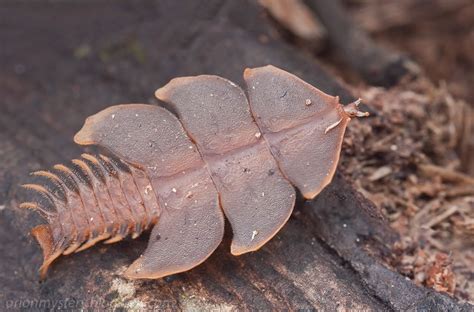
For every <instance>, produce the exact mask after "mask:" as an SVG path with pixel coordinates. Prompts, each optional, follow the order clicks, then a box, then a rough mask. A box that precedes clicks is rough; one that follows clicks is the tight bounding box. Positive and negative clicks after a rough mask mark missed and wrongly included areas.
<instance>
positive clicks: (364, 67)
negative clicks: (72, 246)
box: [0, 0, 474, 302]
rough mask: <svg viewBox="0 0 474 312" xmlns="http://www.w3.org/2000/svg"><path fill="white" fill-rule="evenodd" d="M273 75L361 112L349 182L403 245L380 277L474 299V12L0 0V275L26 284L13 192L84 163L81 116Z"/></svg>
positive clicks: (383, 4) (319, 1)
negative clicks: (220, 82)
mask: <svg viewBox="0 0 474 312" xmlns="http://www.w3.org/2000/svg"><path fill="white" fill-rule="evenodd" d="M269 63H270V64H274V65H276V66H279V67H282V68H284V69H286V70H288V71H290V72H293V73H294V74H296V75H298V76H300V77H302V78H303V79H305V80H306V81H308V82H310V83H311V84H313V85H315V86H316V87H318V88H320V89H322V90H323V91H325V92H327V93H329V94H332V95H339V96H340V97H341V101H342V102H343V103H348V102H349V101H351V100H353V99H355V98H357V97H360V98H362V99H363V102H364V104H365V107H364V109H366V110H368V111H370V112H371V114H372V117H370V118H367V119H364V120H357V121H354V122H353V123H351V126H350V127H349V129H348V133H347V135H346V138H345V142H344V146H343V152H342V157H341V165H340V172H341V174H342V175H343V176H344V177H345V178H347V179H348V180H349V181H352V185H353V186H354V188H355V189H356V190H358V191H359V192H360V193H362V194H363V195H364V196H365V197H366V198H368V199H369V200H371V201H372V202H373V203H374V204H375V205H376V206H377V208H378V209H380V211H381V213H382V214H383V216H384V218H386V220H387V221H388V223H389V224H390V225H391V227H392V228H393V229H395V230H396V232H397V233H398V234H399V235H400V240H399V241H398V242H397V243H396V244H395V245H394V246H393V249H392V252H391V253H389V254H386V255H383V256H382V260H383V261H384V264H385V265H386V266H387V267H390V268H392V269H393V270H395V271H397V272H399V273H400V274H402V275H403V276H405V277H406V278H407V279H409V280H412V281H414V282H415V283H416V284H417V285H420V286H426V287H429V288H431V289H435V290H437V291H440V292H444V293H447V294H450V295H453V296H454V297H455V298H457V299H461V300H467V301H471V302H472V301H473V300H474V272H473V269H472V268H473V267H474V88H473V84H474V2H473V1H472V0H430V1H427V0H398V1H390V0H341V1H332V0H305V1H303V0H246V1H217V0H215V1H214V0H213V1H191V0H189V1H187V0H183V1H137V0H132V1H122V0H115V1H106V0H98V1H92V0H84V1H72V0H71V1H69V0H56V1H46V0H44V1H41V0H35V1H8V0H2V1H0V207H1V210H2V216H3V217H2V220H1V221H0V222H2V224H0V234H2V233H3V234H4V235H3V236H4V239H3V241H2V242H3V243H2V246H1V247H0V250H1V253H3V254H5V256H3V258H2V259H1V261H2V263H4V264H5V265H6V267H17V266H20V267H21V268H22V269H19V271H20V272H22V271H21V270H24V272H23V273H19V274H20V276H21V275H22V274H23V275H24V276H29V278H31V277H30V275H31V274H33V273H32V272H33V271H34V268H30V267H33V266H34V265H32V264H31V263H29V261H30V260H31V258H33V259H34V261H35V263H39V262H40V259H39V256H38V254H37V253H38V250H37V249H33V248H32V247H28V248H29V249H27V256H25V255H22V256H21V258H22V260H18V259H19V256H18V254H15V252H13V251H12V250H15V249H16V246H18V244H19V243H18V240H20V237H23V236H24V233H26V232H27V227H26V226H25V225H22V222H19V221H15V220H16V219H15V217H14V215H15V214H16V212H15V213H14V212H12V211H13V208H12V207H14V205H15V203H16V198H17V196H18V193H17V192H18V191H17V185H18V184H19V183H20V182H21V181H22V180H24V179H25V177H27V175H28V172H30V171H33V170H37V169H39V168H44V167H47V166H50V165H52V164H54V163H58V162H64V161H65V160H67V159H71V158H73V157H77V155H79V154H80V152H81V149H80V148H79V147H77V146H75V145H74V144H73V143H72V137H73V135H74V133H75V132H76V131H77V130H78V129H79V128H80V127H81V126H82V123H83V121H84V119H85V118H86V117H87V116H89V115H91V114H94V113H96V112H97V111H98V110H100V109H103V108H105V107H107V106H110V105H113V104H118V103H131V102H135V103H138V102H142V103H156V102H157V101H156V100H155V99H154V98H153V93H154V90H156V89H157V88H158V87H160V86H162V85H164V84H165V83H167V82H168V81H169V80H170V79H171V78H173V77H177V76H183V75H196V74H203V73H206V74H217V75H221V76H223V77H226V78H228V79H231V80H233V81H235V82H236V83H238V84H240V85H242V72H243V70H244V68H245V67H254V66H261V65H265V64H269ZM6 208H8V209H6ZM9 208H12V209H9ZM22 220H23V219H22ZM0 236H2V235H0ZM21 241H22V244H23V245H22V246H27V243H26V242H25V241H26V239H23V238H21ZM28 246H30V245H28ZM25 248H26V247H25ZM130 254H133V253H130ZM127 257H129V258H132V256H131V255H128V256H127ZM18 261H20V263H18ZM124 261H125V260H124ZM25 268H28V269H25ZM0 275H1V277H2V280H3V283H4V284H9V285H12V284H14V283H16V281H17V280H18V276H13V275H9V274H7V273H5V272H0ZM28 283H30V282H24V283H23V284H22V286H21V287H20V286H19V288H18V289H20V288H21V291H24V292H25V293H26V292H28V289H29V288H28V287H29V286H28V285H29V284H28ZM58 283H59V281H58ZM58 285H59V284H58ZM9 291H10V292H11V293H14V292H15V291H16V290H13V289H12V288H9ZM18 291H19V290H18ZM42 291H43V292H45V293H47V291H46V290H42Z"/></svg>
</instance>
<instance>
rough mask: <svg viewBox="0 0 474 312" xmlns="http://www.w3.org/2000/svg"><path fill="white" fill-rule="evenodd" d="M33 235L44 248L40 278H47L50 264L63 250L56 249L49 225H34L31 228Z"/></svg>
mask: <svg viewBox="0 0 474 312" xmlns="http://www.w3.org/2000/svg"><path fill="white" fill-rule="evenodd" d="M31 235H33V236H34V237H35V238H36V240H37V241H38V243H39V245H40V247H41V249H42V250H43V264H42V265H41V267H40V269H39V273H40V279H41V280H44V279H45V278H46V273H47V271H48V268H49V266H50V265H51V263H52V262H53V261H54V260H55V259H56V258H57V257H59V256H60V255H61V252H60V251H55V250H54V240H53V235H52V232H51V228H50V227H49V225H46V224H41V225H38V226H36V227H34V228H33V229H32V230H31Z"/></svg>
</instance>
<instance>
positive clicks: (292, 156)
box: [244, 65, 350, 199]
mask: <svg viewBox="0 0 474 312" xmlns="http://www.w3.org/2000/svg"><path fill="white" fill-rule="evenodd" d="M244 79H245V82H246V84H247V92H248V97H249V102H250V107H251V111H252V113H253V115H254V117H255V120H256V121H257V124H258V125H259V126H260V128H261V129H262V133H263V136H264V137H265V139H266V140H267V141H268V143H269V145H270V147H271V150H272V153H273V155H274V156H275V158H276V160H277V161H278V164H279V166H280V168H281V170H282V171H283V173H284V174H285V176H286V177H288V179H289V180H290V181H291V183H293V184H294V185H295V186H296V187H297V188H298V189H299V190H300V191H301V193H302V194H303V196H304V197H305V198H307V199H312V198H314V197H315V196H316V195H317V194H319V192H320V191H321V190H322V189H323V188H324V187H325V186H326V185H327V184H328V183H329V182H330V181H331V179H332V177H333V175H334V172H335V170H336V166H337V162H338V160H339V153H340V150H341V145H342V139H343V136H344V131H345V129H346V125H347V123H348V122H349V120H350V116H349V114H347V113H346V112H345V111H344V109H343V107H342V105H341V104H339V98H338V97H333V96H330V95H327V94H325V93H324V92H322V91H320V90H318V89H316V88H315V87H313V86H311V85H309V84H308V83H306V82H304V81H303V80H301V79H299V78H298V77H296V76H294V75H292V74H290V73H288V72H286V71H283V70H281V69H278V68H276V67H274V66H271V65H269V66H265V67H259V68H255V69H246V70H245V72H244Z"/></svg>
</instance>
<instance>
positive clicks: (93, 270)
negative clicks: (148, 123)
mask: <svg viewBox="0 0 474 312" xmlns="http://www.w3.org/2000/svg"><path fill="white" fill-rule="evenodd" d="M0 16H1V20H2V21H3V22H2V24H3V25H4V26H5V27H2V28H0V40H1V41H2V42H8V44H7V45H5V46H4V47H2V49H1V50H0V66H1V68H2V71H1V72H0V95H1V97H2V104H1V105H0V142H2V143H1V146H0V208H1V209H0V263H2V266H1V267H0V277H1V278H0V287H1V289H2V290H3V291H2V292H1V293H0V307H2V308H5V309H6V308H11V309H21V308H23V309H26V308H36V309H39V310H46V309H51V308H58V307H62V308H64V309H79V308H91V309H96V310H102V309H113V308H125V309H133V308H135V309H148V310H152V309H153V310H158V309H160V310H177V309H180V310H196V309H199V310H209V309H226V310H227V309H229V310H230V309H238V310H241V309H245V310H257V309H258V310H270V309H272V310H280V309H291V310H296V309H308V310H313V309H318V310H336V309H357V310H391V309H403V308H407V307H408V308H411V309H414V308H430V307H434V306H436V307H439V308H440V309H450V310H461V309H462V308H463V306H462V305H461V304H458V303H457V302H456V301H455V300H453V299H452V298H449V297H447V296H444V295H441V294H438V293H435V292H432V291H428V290H426V289H424V288H419V287H417V286H415V285H414V284H412V283H411V282H409V281H406V280H405V279H404V278H403V277H402V276H400V275H399V274H397V273H395V272H392V271H390V270H388V269H385V268H384V267H383V266H382V265H381V264H380V262H379V259H377V257H376V256H371V255H368V254H367V253H366V252H365V251H364V250H363V249H362V247H361V246H359V245H357V244H356V243H355V242H356V239H357V238H359V239H360V238H363V239H364V242H367V243H370V242H371V241H380V242H382V243H378V244H374V246H373V248H375V249H377V250H381V252H382V251H384V250H385V252H386V247H384V246H385V245H389V244H390V243H391V242H393V241H394V240H395V239H396V235H395V234H393V232H391V230H390V229H389V228H388V226H387V224H386V223H385V222H384V221H383V220H380V219H379V218H378V217H376V216H377V211H376V209H375V207H374V206H373V205H371V204H370V203H369V202H368V201H367V200H365V199H364V198H362V197H361V196H360V195H359V194H357V193H355V192H354V190H353V189H352V187H351V186H350V185H349V184H347V183H346V182H345V181H343V180H342V179H341V178H339V177H338V178H336V179H335V180H334V181H333V183H332V184H331V186H330V187H329V188H328V189H327V190H325V191H324V192H323V193H322V194H321V195H320V196H319V197H318V198H317V199H316V200H315V201H314V202H311V203H307V207H303V205H302V203H300V205H299V208H297V209H296V210H297V212H296V213H295V215H294V216H293V217H292V218H291V219H290V221H289V223H288V224H287V225H286V226H285V227H284V229H283V230H282V231H281V232H280V233H279V234H278V236H277V237H276V238H274V239H273V240H272V241H271V242H269V243H268V244H267V245H266V246H265V247H264V248H262V249H261V250H260V251H258V252H255V253H252V254H248V255H244V256H240V257H233V256H231V255H230V253H229V238H230V233H227V234H226V239H225V241H224V243H223V244H222V245H221V246H220V247H219V248H218V250H217V251H216V252H215V253H214V254H213V255H212V256H211V258H210V259H209V260H208V261H206V262H205V263H204V264H203V265H201V266H199V267H198V268H196V269H194V270H192V271H190V272H187V273H183V274H179V275H174V276H171V277H168V278H165V279H160V280H152V281H137V282H130V281H127V280H125V279H123V278H122V277H121V275H120V274H121V273H122V272H123V271H124V269H125V268H126V267H127V266H128V265H129V264H130V263H131V262H132V261H133V260H134V259H135V258H136V257H137V256H138V255H139V254H140V252H141V251H143V250H144V248H145V245H146V240H147V237H141V238H139V239H137V240H126V241H123V242H121V243H117V244H114V245H109V246H104V245H100V246H96V247H94V248H91V249H89V250H87V251H84V252H81V253H78V254H74V255H71V256H67V257H62V259H60V260H59V261H58V262H57V263H56V264H55V265H54V266H53V267H52V268H51V271H50V274H49V276H48V278H47V279H46V281H44V282H42V283H40V282H39V281H38V273H37V269H38V267H39V265H40V263H41V253H40V249H39V247H38V246H37V245H36V243H35V242H33V240H32V238H31V237H29V236H28V234H27V233H28V230H29V229H30V228H31V227H32V225H33V224H36V223H38V219H37V218H36V216H34V215H32V214H29V213H27V212H26V211H21V210H19V209H17V207H16V205H17V203H18V198H19V197H21V196H22V194H21V192H20V191H19V190H18V188H17V187H16V185H18V184H19V183H21V182H23V181H25V179H26V178H27V173H28V172H30V171H32V170H36V169H40V168H44V167H48V166H50V165H52V164H54V163H58V162H63V161H66V160H68V159H70V158H73V157H76V156H78V155H79V153H80V152H81V150H80V149H79V147H77V146H75V145H74V144H73V142H72V136H73V134H74V132H76V131H77V130H78V129H79V128H80V126H81V125H82V122H83V120H84V118H85V117H87V116H88V115H90V114H92V113H95V112H97V111H98V110H100V109H102V108H104V107H106V106H109V105H111V104H117V103H124V102H150V101H152V102H153V101H154V100H152V95H153V91H154V90H155V89H156V88H157V87H159V86H161V85H163V84H164V83H166V82H167V81H168V80H169V79H170V78H172V77H175V76H181V75H193V74H202V73H208V74H219V75H221V76H224V77H227V78H229V79H231V80H233V81H236V82H240V83H241V84H242V77H241V73H242V70H243V69H244V68H245V67H253V66H260V65H264V64H267V63H272V64H274V65H276V66H280V67H283V68H285V69H287V70H289V71H291V72H294V73H295V74H297V75H299V76H301V77H302V78H304V79H306V80H307V81H308V82H310V83H312V84H314V85H316V86H318V87H319V88H321V89H322V90H325V91H326V92H328V93H331V94H338V95H340V96H341V98H342V99H343V101H344V102H349V101H350V100H351V99H352V97H351V95H350V93H349V92H348V91H346V90H345V89H344V88H343V87H342V86H341V85H340V84H338V83H337V82H336V79H335V78H334V77H331V76H330V75H328V74H327V73H325V72H324V71H323V70H322V69H321V68H320V67H319V66H318V64H317V63H316V62H315V61H314V60H313V59H310V58H308V57H307V56H305V55H302V54H299V53H298V51H295V50H294V49H292V48H291V47H289V46H287V45H285V44H284V43H282V42H281V41H280V40H279V38H278V37H274V35H273V34H272V32H271V29H269V28H268V26H267V24H266V20H265V18H264V17H263V16H264V15H262V14H261V11H260V9H259V8H258V6H257V5H256V4H255V3H254V2H252V1H249V2H243V1H239V2H236V1H205V2H197V1H191V0H190V1H180V2H178V1H159V2H156V3H152V2H140V3H136V4H133V5H132V4H130V2H128V1H114V2H110V1H87V2H86V1H83V2H81V3H80V4H79V3H76V2H67V1H65V2H55V3H48V5H46V2H44V3H42V2H35V4H21V3H16V4H15V3H11V4H8V5H4V6H3V7H2V8H0ZM374 216H375V217H374ZM344 224H346V226H344ZM341 225H342V227H341ZM227 229H229V226H227ZM375 254H377V253H375ZM393 283H396V284H393ZM391 285H395V286H396V287H391ZM407 292H408V293H410V292H413V295H412V296H405V295H406V294H407ZM464 308H465V309H467V308H466V307H465V306H464Z"/></svg>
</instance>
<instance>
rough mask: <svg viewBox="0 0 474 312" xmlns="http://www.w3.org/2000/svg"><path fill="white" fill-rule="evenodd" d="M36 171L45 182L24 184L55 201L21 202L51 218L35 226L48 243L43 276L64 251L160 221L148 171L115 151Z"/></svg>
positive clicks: (38, 237)
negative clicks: (46, 203)
mask: <svg viewBox="0 0 474 312" xmlns="http://www.w3.org/2000/svg"><path fill="white" fill-rule="evenodd" d="M32 175H33V176H36V177H39V178H40V179H42V180H43V182H42V183H39V184H25V185H23V187H24V188H26V189H29V190H32V191H34V192H36V193H38V194H40V195H41V196H42V197H44V198H45V199H46V200H47V202H48V203H49V205H43V204H40V203H38V202H32V201H30V202H24V203H22V204H21V205H20V208H27V209H33V210H36V211H37V212H38V213H40V214H41V215H42V216H43V218H44V219H45V220H46V221H47V224H42V225H38V226H36V227H35V228H33V229H32V231H31V234H32V235H33V236H34V237H35V238H36V240H37V241H38V243H39V244H40V246H41V248H42V249H43V256H44V260H43V265H42V266H41V268H40V274H41V277H42V278H44V277H45V275H46V272H47V270H48V267H49V266H50V265H51V263H52V262H53V261H54V260H55V259H56V258H58V257H59V256H60V255H62V254H63V255H67V254H70V253H73V252H79V251H82V250H84V249H87V248H89V247H91V246H93V245H95V244H96V243H97V242H99V241H104V240H105V243H114V242H118V241H120V240H122V239H123V238H125V237H126V236H128V235H131V236H132V238H136V237H138V236H139V235H140V234H141V233H142V232H143V231H144V230H147V229H149V228H150V227H151V226H153V225H154V224H155V223H156V222H157V221H158V216H159V214H160V209H159V204H158V200H157V197H156V195H155V192H154V190H153V187H152V183H151V182H150V181H149V179H148V176H147V174H146V173H145V171H143V170H142V169H140V168H137V167H134V166H132V165H130V164H128V163H125V162H123V161H121V160H119V159H116V158H114V157H106V156H104V155H99V156H93V155H90V154H83V155H82V158H81V159H74V160H73V161H72V164H71V165H70V166H69V167H67V166H64V165H55V166H54V167H53V169H52V170H50V171H44V170H41V171H36V172H33V173H32Z"/></svg>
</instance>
